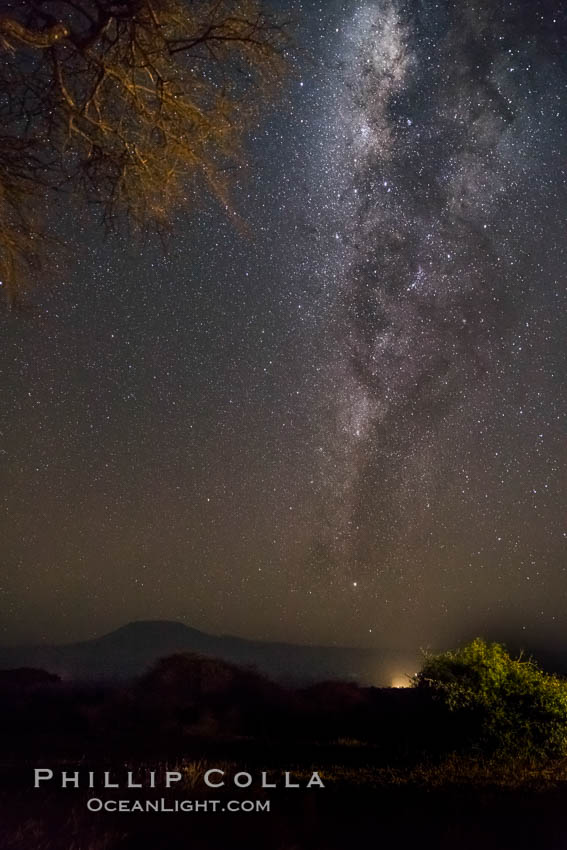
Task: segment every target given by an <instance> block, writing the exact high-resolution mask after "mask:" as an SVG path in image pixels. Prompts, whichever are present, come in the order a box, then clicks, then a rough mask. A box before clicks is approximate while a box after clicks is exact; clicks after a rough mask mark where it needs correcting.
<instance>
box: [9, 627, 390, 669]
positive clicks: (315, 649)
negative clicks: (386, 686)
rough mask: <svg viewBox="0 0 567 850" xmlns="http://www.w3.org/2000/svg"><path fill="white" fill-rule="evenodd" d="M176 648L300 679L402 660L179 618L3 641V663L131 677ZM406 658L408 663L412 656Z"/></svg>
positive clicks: (384, 666) (387, 666) (381, 653)
mask: <svg viewBox="0 0 567 850" xmlns="http://www.w3.org/2000/svg"><path fill="white" fill-rule="evenodd" d="M175 652H197V653H200V654H203V655H209V656H214V657H218V658H222V659H224V660H226V661H231V662H233V663H236V664H239V665H241V666H245V667H254V668H256V669H257V670H258V671H259V672H261V673H265V674H267V675H269V676H271V677H274V678H276V679H280V680H281V679H292V680H295V681H298V680H299V681H302V680H304V681H317V680H323V679H329V678H342V679H345V678H346V679H350V680H354V681H358V682H360V683H363V684H382V683H385V682H386V681H387V680H388V679H391V676H392V671H393V670H394V669H397V668H399V666H400V663H402V662H401V656H400V654H399V653H394V652H391V651H379V650H372V649H365V648H352V647H329V646H306V645H304V644H291V643H285V642H278V641H259V640H253V639H249V638H241V637H236V636H234V635H227V634H223V635H212V634H209V633H207V632H202V631H200V630H198V629H195V628H193V627H191V626H187V625H186V624H185V623H183V622H181V621H179V620H133V621H131V622H129V623H125V624H124V625H123V626H119V627H118V628H116V629H114V630H112V631H111V632H108V633H106V634H104V635H101V636H100V637H95V638H91V639H87V640H83V641H75V642H72V643H67V644H55V645H52V646H45V645H40V646H16V647H0V668H4V669H5V668H7V667H16V666H34V667H42V668H44V669H46V670H49V672H51V673H56V674H58V675H60V676H61V677H62V678H64V679H84V680H116V679H129V678H133V677H136V676H138V675H140V674H141V673H143V672H144V671H145V670H146V669H147V668H148V667H150V666H151V665H152V664H153V663H155V662H156V661H157V660H158V658H161V657H164V656H165V655H170V654H173V653H175ZM404 664H405V666H407V661H404Z"/></svg>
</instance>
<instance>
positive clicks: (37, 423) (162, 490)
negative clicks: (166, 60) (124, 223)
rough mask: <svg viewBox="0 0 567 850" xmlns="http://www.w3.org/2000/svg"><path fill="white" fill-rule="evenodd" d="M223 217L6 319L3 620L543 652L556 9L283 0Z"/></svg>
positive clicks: (82, 234) (551, 485) (561, 579)
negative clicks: (284, 14)
mask: <svg viewBox="0 0 567 850" xmlns="http://www.w3.org/2000/svg"><path fill="white" fill-rule="evenodd" d="M293 11H294V13H295V17H296V19H297V31H296V40H297V42H298V45H299V47H300V50H298V59H297V61H296V67H295V69H294V73H293V74H291V75H290V78H289V80H288V81H287V82H286V84H285V85H286V91H285V93H284V96H282V98H281V99H280V100H279V102H278V103H277V104H275V105H274V106H273V107H272V108H271V109H270V111H269V112H268V113H265V114H264V115H263V116H262V118H261V119H260V120H259V121H258V124H257V126H256V127H255V128H254V129H253V131H252V133H251V134H250V138H249V140H248V145H247V160H248V161H247V167H246V168H243V169H242V173H241V174H239V176H237V177H236V180H235V187H234V195H235V206H236V208H237V209H238V211H239V213H240V215H241V217H242V218H243V219H244V221H245V222H246V226H247V227H246V230H247V232H245V233H243V232H241V230H239V229H238V228H235V227H234V225H233V223H232V221H231V220H230V217H227V216H226V215H225V213H224V212H223V211H222V210H220V209H219V208H218V206H217V205H215V203H214V202H213V201H209V200H208V199H203V198H202V197H199V195H198V192H197V190H196V193H195V194H191V192H188V195H187V203H186V208H183V209H181V210H179V211H177V212H176V214H175V220H174V221H173V227H172V234H171V236H170V237H169V240H168V243H167V246H166V252H165V254H164V253H163V251H162V249H161V246H160V245H158V244H154V243H153V242H152V241H151V240H149V241H147V242H146V243H144V244H142V245H139V244H136V243H134V242H132V241H130V240H128V239H127V238H126V237H119V236H115V237H112V238H108V239H106V240H103V238H102V236H101V233H100V231H99V230H98V229H97V228H96V227H95V226H94V223H93V222H92V221H91V219H90V218H89V217H88V216H87V215H86V214H85V213H84V212H81V211H80V210H76V209H74V207H73V206H72V204H71V203H70V204H69V207H68V209H67V211H66V214H65V215H63V216H61V218H60V220H55V219H54V222H53V233H54V235H57V236H59V237H60V239H61V240H62V241H63V243H64V248H63V251H59V252H54V259H53V265H52V267H51V268H50V269H46V270H45V274H44V279H43V280H41V281H40V285H39V286H38V291H37V292H36V293H34V298H35V300H36V302H37V305H38V307H37V312H36V314H35V315H34V316H33V317H30V318H27V319H22V318H21V317H16V316H9V317H8V318H7V319H6V324H5V333H4V340H5V345H4V346H3V354H2V370H3V378H2V386H3V388H4V390H3V397H4V399H5V403H4V404H3V405H2V412H1V422H0V437H1V443H0V452H1V453H0V462H1V463H2V466H3V467H4V472H3V480H4V481H5V485H4V487H3V494H2V505H3V512H2V530H1V535H2V540H3V547H2V548H3V561H4V565H3V568H2V572H1V578H0V618H1V619H0V626H1V628H2V639H3V641H4V642H6V643H10V642H16V641H24V640H25V641H28V640H29V641H32V640H33V641H35V640H48V641H52V640H71V639H76V638H83V637H88V636H91V635H94V634H100V633H102V632H104V631H108V630H110V629H111V628H113V627H115V626H118V625H121V624H122V623H124V622H127V621H129V620H132V619H140V618H146V617H147V618H154V619H155V618H160V617H163V618H168V619H174V618H178V619H182V620H184V621H185V622H186V623H188V624H190V625H192V626H195V627H197V628H202V629H204V630H209V631H212V632H231V633H236V634H240V635H243V636H247V637H256V638H265V639H285V640H290V641H296V642H306V643H344V644H351V645H365V646H376V647H380V646H383V645H385V644H387V645H389V646H391V647H404V648H412V649H415V648H416V647H418V646H420V645H421V646H423V645H425V644H432V645H434V646H439V645H443V644H446V643H448V642H451V641H455V640H457V639H459V638H460V637H461V636H465V635H467V636H468V635H469V634H471V633H477V632H478V633H484V634H489V635H490V636H495V637H497V638H506V637H507V636H508V635H512V636H520V637H522V639H525V640H527V641H532V642H536V643H537V642H541V641H549V642H556V641H558V640H559V639H560V636H561V635H562V634H563V633H564V628H565V626H566V625H567V623H566V615H565V613H564V612H565V610H566V605H565V603H566V601H567V600H566V597H567V575H566V573H565V569H566V567H567V564H566V561H565V543H566V535H567V528H566V526H565V504H566V495H567V493H566V487H565V482H566V476H565V460H566V443H565V413H566V398H565V393H564V389H563V384H564V381H563V378H564V375H565V359H566V334H565V307H566V300H567V299H566V287H565V277H566V275H565V272H566V264H567V257H566V232H567V231H566V218H567V187H566V170H567V122H566V112H565V107H566V102H567V67H566V65H565V58H564V57H565V55H567V52H566V50H565V48H566V44H565V41H566V37H567V15H566V13H565V11H563V10H562V7H561V4H560V3H558V2H556V3H547V2H545V3H544V2H541V3H527V2H519V0H514V2H512V3H503V2H502V3H501V2H496V3H489V2H488V0H486V2H484V0H483V2H479V3H477V4H476V5H475V7H474V8H472V7H468V6H467V7H464V6H463V4H459V3H445V2H443V3H421V2H408V3H400V2H397V0H376V2H354V0H353V2H345V3H343V2H333V3H330V4H319V3H295V5H294V7H293Z"/></svg>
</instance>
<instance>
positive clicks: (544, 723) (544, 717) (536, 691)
mask: <svg viewBox="0 0 567 850" xmlns="http://www.w3.org/2000/svg"><path fill="white" fill-rule="evenodd" d="M415 685H416V687H418V688H423V689H427V690H429V691H430V692H432V693H433V695H434V696H435V697H436V698H437V699H438V700H439V701H440V702H441V703H443V705H444V706H445V708H447V709H448V710H449V712H450V713H451V714H452V715H453V719H454V720H455V721H456V722H455V724H454V727H453V728H454V729H456V730H457V732H456V740H455V742H454V743H456V747H455V748H456V749H465V750H466V749H472V750H476V751H480V752H482V753H483V754H487V755H493V756H498V757H500V758H518V757H520V758H529V759H544V758H552V757H558V756H563V755H567V681H566V680H564V679H561V678H559V677H558V676H554V675H549V674H547V673H544V672H543V671H542V670H540V669H539V668H538V667H537V665H536V664H535V662H534V661H532V660H531V659H524V658H522V657H519V658H512V657H511V656H510V655H509V653H508V652H507V651H506V649H505V648H504V647H503V646H502V645H501V644H498V643H486V642H485V641H484V640H482V639H480V638H476V639H475V640H473V641H472V642H471V643H469V644H467V645H466V646H464V647H462V648H460V649H457V650H455V651H452V652H443V653H441V654H439V655H430V656H427V657H426V659H425V663H424V666H423V668H422V670H421V672H420V673H419V674H418V675H417V677H416V682H415Z"/></svg>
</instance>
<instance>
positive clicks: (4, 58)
mask: <svg viewBox="0 0 567 850" xmlns="http://www.w3.org/2000/svg"><path fill="white" fill-rule="evenodd" d="M286 32H287V26H286V24H285V22H282V21H279V20H276V19H275V18H274V17H273V16H272V15H270V14H269V13H268V12H267V11H266V10H265V9H264V8H263V6H262V4H261V0H214V1H213V0H7V2H4V3H2V11H1V13H0V59H1V61H0V222H1V226H0V280H1V281H2V284H3V287H4V291H5V292H7V293H8V294H9V298H11V299H13V298H15V297H16V296H17V292H18V289H19V288H20V287H21V285H22V282H23V281H25V279H26V276H27V275H29V271H30V268H33V267H34V265H35V264H36V263H37V262H38V261H40V260H41V258H42V256H43V253H44V248H45V241H44V237H45V230H44V227H43V224H42V217H41V213H40V208H41V203H40V199H41V198H42V197H44V196H45V194H46V192H47V193H49V191H50V190H54V191H56V192H58V193H61V192H63V191H65V190H67V191H71V192H72V193H73V195H74V196H75V197H78V198H80V199H82V200H83V201H85V202H87V203H89V204H95V205H97V206H98V207H99V208H100V211H101V213H102V217H103V220H104V222H105V224H106V226H108V227H113V226H115V225H116V223H117V222H119V221H122V222H129V223H132V224H134V225H138V226H139V225H146V224H148V223H153V224H155V225H157V226H158V227H164V226H165V225H166V224H167V220H168V217H169V215H170V213H171V211H172V210H173V209H174V208H175V207H176V206H177V205H180V204H182V203H187V202H188V193H190V191H191V187H192V186H195V180H197V181H201V186H203V185H204V186H206V187H207V188H208V189H209V190H210V191H212V193H213V194H214V195H215V196H216V197H217V199H219V200H220V201H221V202H222V203H223V204H225V205H227V206H228V203H229V201H228V184H229V181H228V180H227V176H226V175H227V166H228V165H229V164H233V165H234V163H235V161H238V160H239V153H240V149H241V140H242V132H243V130H244V129H245V128H246V126H247V125H248V124H249V121H250V120H251V119H252V117H253V115H254V114H255V111H256V109H257V108H258V106H259V104H260V103H261V102H262V101H263V100H264V99H265V98H266V97H267V96H269V95H270V94H271V92H272V91H273V90H274V85H275V84H276V83H277V82H278V80H279V79H280V78H281V74H282V71H283V68H284V65H285V58H284V57H285V45H286Z"/></svg>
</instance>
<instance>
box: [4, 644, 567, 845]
mask: <svg viewBox="0 0 567 850" xmlns="http://www.w3.org/2000/svg"><path fill="white" fill-rule="evenodd" d="M414 685H415V686H414V687H409V688H399V689H393V688H386V689H379V688H364V687H360V686H357V685H355V684H351V683H345V682H327V683H320V684H315V685H312V686H310V687H303V688H285V687H283V686H282V685H278V684H275V683H274V682H271V681H269V680H268V679H266V678H264V677H263V676H261V675H259V674H257V673H255V672H253V671H249V670H243V669H239V668H237V667H235V666H233V665H230V664H227V663H225V662H222V661H219V660H216V659H211V658H205V657H200V656H196V655H176V656H172V657H170V658H166V659H163V660H162V661H160V662H159V663H158V664H157V665H156V666H155V667H154V668H153V669H151V670H150V671H149V672H148V673H147V674H146V675H144V676H143V677H141V678H140V679H139V680H137V681H135V682H132V683H131V684H130V685H128V686H120V687H118V686H116V685H114V686H103V685H99V686H96V687H95V686H93V685H81V684H79V683H67V682H63V681H61V680H60V679H58V678H57V677H53V676H51V675H48V674H46V673H45V672H43V671H34V670H19V671H9V672H4V673H0V696H1V700H0V729H1V735H2V741H1V752H2V797H1V800H0V823H1V824H3V826H2V827H1V829H2V833H1V839H0V847H2V848H3V847H6V848H18V849H19V848H22V850H23V849H24V848H25V850H27V848H37V850H48V848H51V849H52V850H55V848H66V850H70V848H76V850H78V848H80V850H95V848H96V850H103V848H137V850H140V848H141V849H142V850H144V848H148V849H149V848H160V847H164V848H165V847H177V846H187V847H191V848H203V849H204V848H207V850H209V848H223V850H228V848H232V847H234V848H262V850H271V848H273V850H303V848H316V849H317V850H325V848H329V850H334V848H344V847H347V846H348V845H349V844H351V843H352V842H353V841H357V840H358V841H363V840H364V841H368V840H372V842H373V845H376V844H377V843H378V846H381V845H383V846H388V845H390V846H397V847H405V846H408V847H410V846H411V847H415V846H436V847H440V848H445V847H446V848H449V847H451V848H452V847H456V846H458V847H462V848H468V847H470V848H473V847H475V848H477V847H479V846H481V845H482V846H483V847H488V848H491V847H494V848H496V847H498V848H506V847H510V848H512V847H513V848H523V847H526V848H527V847H530V848H531V847H535V846H537V847H544V848H545V847H550V848H552V847H553V848H563V847H567V814H565V815H564V814H562V812H566V811H567V807H566V806H565V805H564V803H565V801H566V800H567V760H566V759H565V757H564V756H565V752H564V746H565V740H566V730H567V700H566V697H565V686H564V683H563V681H562V680H560V679H557V678H555V677H552V676H546V675H544V674H542V673H540V671H538V670H537V668H536V667H535V666H534V665H533V664H531V662H529V661H526V660H522V659H519V660H518V659H511V658H510V657H509V656H508V655H507V653H506V652H505V650H503V648H502V647H499V646H498V645H487V644H484V643H483V642H482V641H476V642H474V643H473V644H470V645H469V646H468V647H465V648H464V649H463V650H459V651H458V652H456V653H446V654H444V655H442V656H436V657H434V658H430V659H427V660H426V662H425V664H424V667H423V670H422V672H421V674H420V675H419V676H418V677H417V679H416V681H415V683H414ZM35 768H50V769H52V770H53V771H54V776H55V778H54V780H53V781H51V782H47V783H45V784H44V785H42V787H40V788H39V789H34V788H33V781H34V769H35ZM209 768H216V769H218V770H222V771H224V777H223V778H225V779H226V784H225V786H223V787H222V788H218V789H214V790H213V789H212V788H209V787H207V786H206V785H205V783H204V781H203V777H204V774H205V772H206V770H207V769H209ZM62 770H66V771H69V772H71V771H76V770H79V772H80V775H81V787H79V788H76V789H75V788H67V789H64V790H63V789H62V788H61V787H60V786H61V782H60V779H59V778H58V777H59V776H60V772H61V771H62ZM105 770H109V771H110V772H111V781H115V780H117V781H119V782H121V784H122V787H120V789H118V790H114V789H112V790H111V789H103V788H100V787H98V788H96V787H95V789H89V788H87V787H85V784H84V783H85V782H86V779H84V778H85V777H86V776H87V772H88V771H93V772H94V773H95V775H96V777H97V780H96V782H97V784H100V780H99V778H98V777H101V776H102V775H103V772H104V771H105ZM128 770H131V771H132V772H133V776H134V781H141V782H142V783H146V782H147V781H148V776H149V775H150V771H155V773H156V775H157V777H158V779H157V782H158V787H157V788H154V789H152V788H149V787H144V788H142V790H138V789H135V790H134V789H128V788H126V787H124V786H125V784H126V780H125V776H126V773H127V771H128ZM166 770H176V771H179V772H180V773H181V775H182V780H181V781H180V782H179V783H176V784H174V787H172V788H171V789H169V790H168V789H166V788H164V787H162V785H160V782H161V780H160V777H162V776H163V775H164V772H165V771H166ZM262 771H265V772H266V773H267V776H268V781H270V782H275V783H276V788H269V789H268V788H262V787H261V780H260V777H261V773H262ZM285 771H289V772H290V774H291V775H292V780H293V781H295V782H297V783H298V784H299V785H300V786H301V787H300V788H298V789H289V788H285V787H283V785H284V773H285ZM312 771H317V772H318V773H319V774H320V776H321V778H322V780H323V781H324V783H325V788H318V787H312V788H306V787H305V786H306V783H307V781H308V778H309V777H310V776H311V773H312ZM238 772H249V773H250V775H251V776H253V777H254V778H253V781H252V784H251V786H250V787H249V788H238V787H235V785H234V784H233V777H234V775H235V774H236V773H238ZM216 778H218V775H217V777H216ZM93 795H94V796H96V797H97V798H100V799H102V800H106V799H110V798H116V799H125V800H130V801H132V800H134V799H153V798H163V799H164V800H165V801H166V803H167V801H169V803H173V802H174V801H175V800H180V799H190V800H192V801H207V800H211V799H215V800H218V801H219V806H221V807H222V808H224V807H225V806H226V804H227V803H228V801H229V800H235V801H243V800H247V801H252V803H256V802H257V801H260V802H265V801H269V804H270V811H269V812H267V811H251V812H240V811H239V812H232V813H228V812H226V811H224V812H222V811H216V812H211V811H206V812H205V811H201V812H191V813H187V812H181V813H175V812H169V811H168V812H165V813H164V812H160V813H147V812H144V813H132V812H130V813H112V812H105V811H102V812H98V813H94V812H90V811H89V810H88V808H87V801H88V800H89V798H92V797H93Z"/></svg>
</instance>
